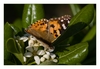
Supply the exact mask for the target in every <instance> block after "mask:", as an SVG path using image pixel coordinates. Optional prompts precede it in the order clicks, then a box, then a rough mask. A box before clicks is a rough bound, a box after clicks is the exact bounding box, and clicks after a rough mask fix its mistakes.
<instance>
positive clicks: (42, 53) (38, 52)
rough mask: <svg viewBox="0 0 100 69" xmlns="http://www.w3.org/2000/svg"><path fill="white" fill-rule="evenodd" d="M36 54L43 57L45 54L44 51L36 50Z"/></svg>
mask: <svg viewBox="0 0 100 69" xmlns="http://www.w3.org/2000/svg"><path fill="white" fill-rule="evenodd" d="M37 54H38V55H44V54H45V51H44V50H38V51H37Z"/></svg>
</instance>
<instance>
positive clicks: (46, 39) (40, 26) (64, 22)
mask: <svg viewBox="0 0 100 69" xmlns="http://www.w3.org/2000/svg"><path fill="white" fill-rule="evenodd" d="M70 19H71V16H70V15H64V16H61V17H58V18H50V19H49V20H48V19H41V20H38V21H36V22H35V23H33V24H31V25H30V26H29V27H28V28H27V29H26V30H25V31H26V32H27V33H29V34H31V35H33V36H35V37H36V38H37V39H38V40H39V41H40V43H42V44H44V46H46V47H50V44H51V43H53V42H54V41H55V40H56V39H57V38H58V37H59V36H60V35H61V34H62V33H63V32H64V31H65V30H66V29H67V26H68V24H69V23H70Z"/></svg>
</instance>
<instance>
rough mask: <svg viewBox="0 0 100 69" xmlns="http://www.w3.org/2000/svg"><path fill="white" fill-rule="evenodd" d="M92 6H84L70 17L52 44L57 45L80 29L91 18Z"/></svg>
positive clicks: (92, 13)
mask: <svg viewBox="0 0 100 69" xmlns="http://www.w3.org/2000/svg"><path fill="white" fill-rule="evenodd" d="M93 16H94V6H93V5H92V4H89V5H87V6H85V7H84V8H83V9H82V10H81V11H80V12H78V13H77V14H76V15H75V16H74V17H73V18H72V19H71V22H70V24H69V25H68V28H67V29H66V31H65V32H64V34H62V35H61V36H60V37H59V38H58V39H57V40H56V41H55V42H54V43H53V46H55V45H59V44H60V43H61V42H62V41H63V40H66V39H68V38H69V37H71V36H72V35H75V34H76V33H78V32H79V31H81V30H82V29H84V28H85V27H86V26H87V25H88V24H89V23H90V22H91V21H92V19H93Z"/></svg>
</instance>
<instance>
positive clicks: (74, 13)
mask: <svg viewBox="0 0 100 69" xmlns="http://www.w3.org/2000/svg"><path fill="white" fill-rule="evenodd" d="M70 7H71V10H72V13H73V15H76V14H77V13H78V12H79V11H80V7H79V5H78V4H70Z"/></svg>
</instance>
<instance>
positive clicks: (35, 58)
mask: <svg viewBox="0 0 100 69" xmlns="http://www.w3.org/2000/svg"><path fill="white" fill-rule="evenodd" d="M34 60H35V62H36V64H40V58H39V56H34Z"/></svg>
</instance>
